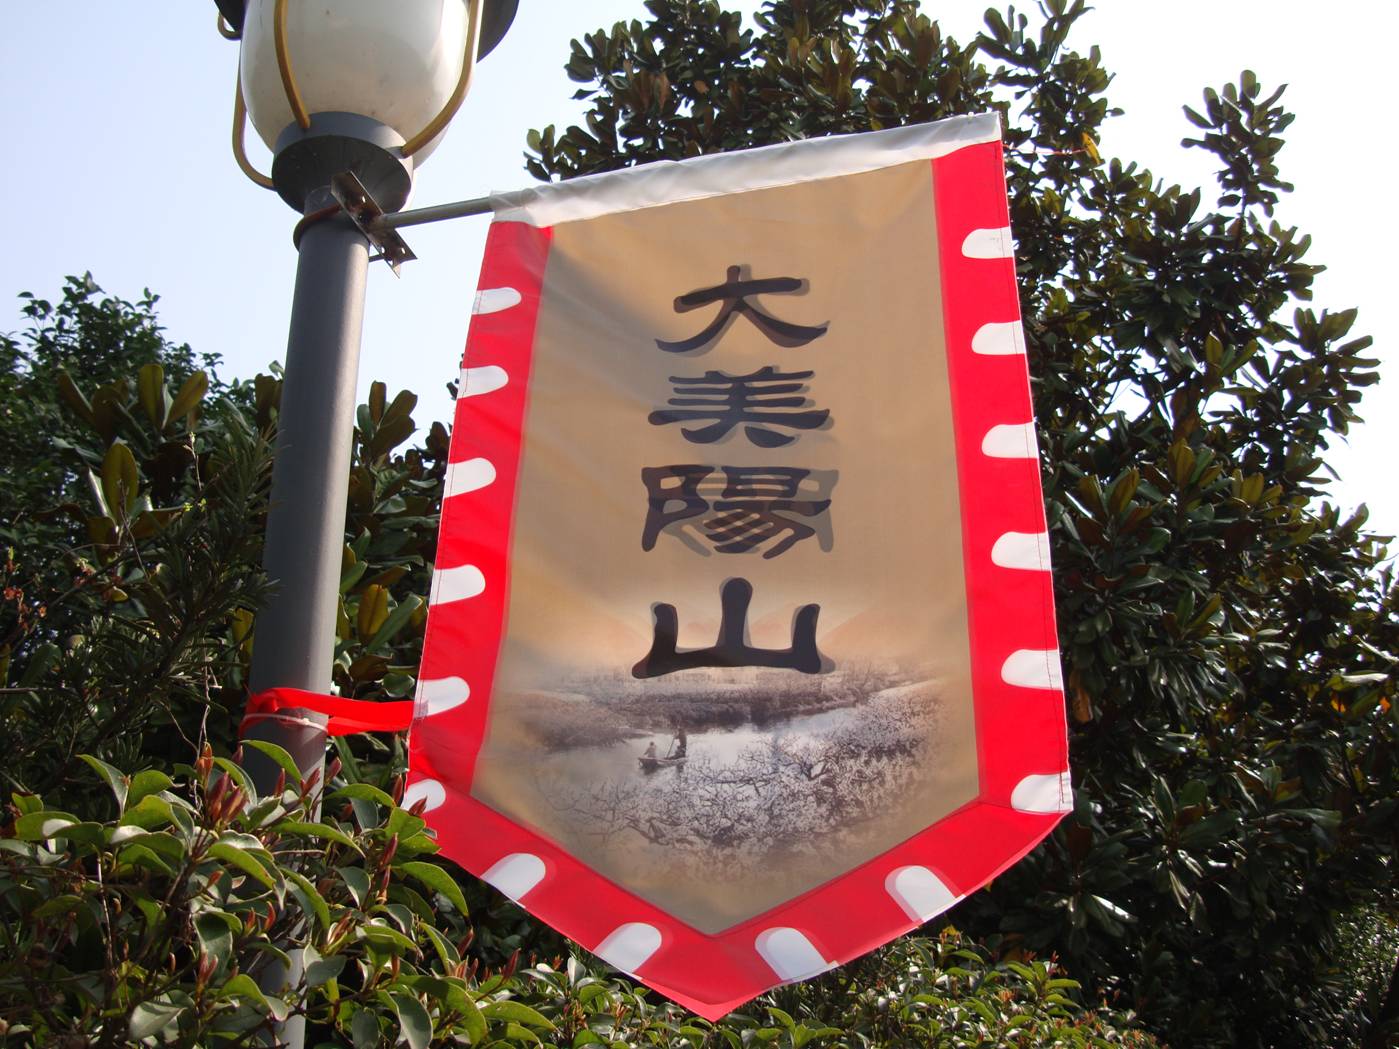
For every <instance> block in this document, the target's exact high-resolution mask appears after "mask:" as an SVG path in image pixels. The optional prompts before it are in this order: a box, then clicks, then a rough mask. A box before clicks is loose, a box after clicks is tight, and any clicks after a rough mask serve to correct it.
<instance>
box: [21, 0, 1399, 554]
mask: <svg viewBox="0 0 1399 1049" xmlns="http://www.w3.org/2000/svg"><path fill="white" fill-rule="evenodd" d="M985 6H986V5H985V4H984V3H979V2H975V0H924V3H923V10H924V12H925V13H927V14H928V15H929V16H930V17H932V18H935V19H937V20H938V21H939V22H940V23H941V24H942V26H943V29H944V31H945V32H947V33H950V34H951V35H952V36H954V37H957V38H958V39H960V40H966V39H969V38H970V37H971V36H973V35H974V34H975V33H976V31H977V29H978V27H979V26H980V25H981V17H982V12H983V11H984V9H985ZM1021 6H1022V8H1025V9H1029V10H1032V8H1031V5H1029V4H1022V5H1021ZM5 14H6V32H5V33H4V34H3V36H0V141H4V142H6V143H7V148H6V155H7V156H9V157H10V160H9V161H8V162H6V163H4V164H0V200H3V201H4V202H5V203H6V206H7V215H6V219H5V227H6V229H5V234H6V240H7V242H8V250H6V251H5V252H4V253H3V255H0V330H15V329H18V328H20V327H21V318H20V314H19V303H18V302H17V301H16V300H15V296H16V295H17V294H18V293H19V292H21V291H26V290H27V291H33V292H34V293H36V294H39V295H41V296H46V297H52V296H55V295H57V294H58V292H59V290H60V288H61V285H62V280H63V277H64V275H65V274H70V273H77V274H80V273H82V272H83V271H85V270H90V271H91V272H92V274H93V276H94V278H95V279H96V281H97V282H98V283H99V284H100V285H101V286H102V287H103V288H105V289H106V290H107V291H109V292H111V293H113V294H117V295H121V296H123V297H126V298H134V297H137V296H139V295H140V294H141V292H142V290H143V289H144V288H150V289H151V290H152V291H154V292H155V293H157V294H158V295H159V296H160V300H161V301H160V307H159V314H160V317H161V320H162V322H163V323H164V325H165V326H166V328H167V330H168V334H169V335H170V337H171V338H173V339H175V340H177V341H181V342H188V343H190V344H191V346H193V347H194V349H195V350H196V351H197V352H204V353H210V352H212V353H217V354H220V355H221V356H222V357H223V359H224V364H223V367H222V369H221V370H222V374H223V375H224V376H225V377H226V378H234V377H248V376H251V375H253V374H255V373H257V372H258V371H266V370H267V368H268V365H269V364H270V363H271V362H273V361H276V360H280V359H281V358H282V356H283V354H284V352H285V347H286V325H287V317H288V311H289V309H290V303H291V291H292V279H293V274H294V272H295V265H296V255H295V252H294V250H293V248H292V244H291V229H292V226H293V224H294V222H295V218H296V216H295V215H294V214H293V213H292V211H291V210H290V209H288V208H287V206H286V205H285V204H283V203H282V201H281V200H280V199H279V198H278V197H277V196H276V195H275V194H273V193H270V192H267V191H265V190H262V189H259V188H258V187H256V186H254V185H253V184H252V183H251V182H249V181H247V180H246V179H245V178H244V176H243V175H242V174H241V173H240V172H239V170H238V168H237V167H236V165H235V164H234V161H233V158H232V155H231V152H230V149H229V128H230V123H231V117H232V102H233V90H234V77H235V73H236V69H237V45H236V44H232V43H229V42H228V41H225V40H224V39H223V38H222V37H220V36H219V35H218V33H217V32H216V31H215V26H214V15H215V8H214V4H213V3H212V2H204V0H126V2H124V3H115V2H113V0H44V2H43V3H27V4H17V3H11V4H8V5H6V10H5ZM643 15H644V6H643V4H642V0H567V2H566V0H520V12H519V15H518V17H517V18H516V21H515V24H514V25H513V27H512V28H511V30H510V32H509V34H508V35H507V37H506V38H505V40H504V42H503V43H502V44H501V45H500V47H498V48H497V49H496V50H495V51H494V52H492V54H491V55H490V56H489V57H488V58H486V59H485V60H484V62H483V63H482V64H481V66H480V68H479V70H478V73H477V76H476V80H475V82H474V84H473V87H472V92H471V95H470V97H468V98H467V100H466V104H465V105H464V106H463V109H462V112H461V114H460V115H459V116H458V117H457V119H456V120H455V121H454V122H453V124H452V127H451V129H450V131H449V132H448V134H447V136H446V139H445V141H444V142H443V143H442V145H441V146H440V147H439V148H438V149H437V151H436V152H435V153H434V154H433V156H432V157H431V158H430V159H429V160H428V161H427V162H426V163H425V164H424V166H423V168H422V170H421V172H420V174H419V177H418V182H417V186H416V189H415V196H414V200H413V202H412V204H411V205H410V206H420V205H426V204H435V203H442V202H445V201H450V200H458V199H462V198H467V197H475V196H479V195H481V194H482V193H485V192H487V191H489V190H507V189H512V188H515V187H518V186H524V185H528V184H530V183H531V182H532V181H533V180H532V179H531V178H530V176H529V175H528V174H527V173H526V172H525V171H524V168H523V157H522V154H523V149H524V136H525V132H526V130H527V129H529V128H531V127H536V128H537V127H543V126H544V125H546V124H549V123H554V124H558V125H559V126H560V128H562V127H565V126H567V125H568V124H569V123H571V122H576V121H577V120H578V117H579V114H580V113H581V104H580V103H576V102H573V101H571V98H570V96H571V95H572V93H573V91H574V89H575V88H576V85H574V84H572V83H570V82H569V81H568V79H567V76H566V75H565V74H564V72H563V69H562V66H563V63H564V62H565V61H566V60H567V58H568V54H569V40H570V38H572V37H575V36H580V35H582V34H583V33H586V32H590V31H592V30H594V29H597V28H599V27H602V26H610V25H611V24H612V23H613V22H615V21H617V20H619V19H631V18H639V17H642V16H643ZM1032 21H1033V15H1032ZM1396 23H1399V16H1396V14H1395V13H1394V10H1393V9H1392V8H1391V7H1390V6H1389V5H1387V4H1375V3H1372V2H1369V0H1331V2H1330V3H1327V4H1314V3H1303V2H1302V0H1174V2H1172V3H1169V4H1164V3H1145V2H1143V0H1098V2H1097V4H1096V7H1095V10H1093V11H1092V12H1091V13H1090V14H1088V15H1087V16H1085V17H1084V18H1083V19H1082V20H1081V22H1080V23H1079V26H1078V27H1077V28H1076V30H1075V33H1074V35H1073V36H1072V37H1071V38H1070V42H1069V43H1070V46H1071V47H1074V48H1076V49H1078V50H1086V49H1087V48H1088V47H1089V46H1091V45H1093V44H1097V45H1098V46H1099V47H1100V48H1101V49H1102V52H1103V59H1104V64H1105V65H1106V67H1107V68H1108V70H1109V71H1111V72H1113V73H1114V74H1115V80H1114V82H1113V85H1112V87H1111V89H1110V90H1109V93H1108V97H1109V98H1110V99H1111V100H1112V102H1113V103H1114V104H1115V105H1117V106H1119V107H1120V108H1122V109H1124V110H1125V111H1126V113H1125V115H1124V116H1122V117H1119V118H1116V119H1115V120H1113V121H1111V122H1109V124H1108V125H1107V127H1106V129H1105V132H1104V137H1103V143H1102V152H1103V153H1104V154H1105V155H1117V156H1121V157H1123V158H1125V159H1134V160H1137V161H1139V162H1141V163H1142V164H1144V165H1145V166H1147V167H1149V168H1150V169H1151V170H1152V171H1153V172H1154V173H1155V174H1156V175H1157V176H1158V177H1161V178H1164V179H1166V180H1168V181H1170V182H1180V183H1182V184H1183V185H1185V186H1186V187H1187V188H1190V187H1192V186H1197V185H1206V186H1209V185H1210V184H1211V178H1212V175H1211V170H1210V166H1209V163H1208V158H1207V156H1206V155H1205V154H1204V153H1203V152H1202V151H1198V150H1183V149H1181V148H1180V145H1179V143H1180V140H1181V138H1182V137H1185V136H1186V135H1187V134H1189V133H1190V132H1191V128H1190V127H1189V125H1188V124H1187V123H1186V122H1185V119H1184V117H1183V116H1182V115H1181V109H1180V107H1181V106H1182V105H1185V104H1191V105H1196V106H1197V108H1198V100H1199V98H1200V93H1201V91H1202V90H1203V88H1204V87H1206V86H1215V87H1220V86H1222V85H1223V84H1224V83H1226V82H1229V81H1233V80H1236V79H1237V77H1238V74H1239V72H1240V70H1242V69H1244V68H1249V69H1252V70H1254V72H1256V73H1257V74H1258V76H1259V78H1260V80H1261V81H1262V83H1263V85H1264V87H1265V89H1270V88H1272V87H1273V86H1276V85H1278V84H1283V83H1286V84H1288V85H1289V87H1288V90H1287V93H1286V94H1285V95H1284V99H1285V101H1286V102H1287V103H1288V105H1289V106H1290V108H1291V109H1292V111H1293V112H1295V113H1296V114H1297V120H1296V122H1295V123H1294V124H1293V125H1292V127H1291V128H1289V129H1288V132H1287V133H1286V135H1285V137H1286V138H1287V141H1288V145H1287V147H1286V148H1285V149H1284V151H1283V153H1282V157H1281V167H1282V172H1283V177H1284V178H1287V179H1288V180H1289V181H1291V182H1293V183H1294V184H1295V186H1296V191H1295V192H1294V193H1293V194H1291V195H1290V196H1288V197H1287V198H1285V199H1284V201H1283V203H1282V204H1281V205H1280V206H1279V208H1278V213H1277V218H1278V220H1279V221H1281V222H1282V223H1284V224H1286V225H1293V226H1297V227H1299V228H1300V229H1301V230H1302V231H1303V232H1306V233H1310V234H1311V235H1312V238H1313V247H1312V252H1311V255H1310V256H1309V260H1310V261H1311V262H1313V263H1321V264H1324V265H1326V266H1327V267H1328V270H1327V272H1326V273H1324V274H1322V275H1321V277H1320V278H1319V279H1318V281H1317V284H1316V289H1315V290H1316V296H1315V299H1314V302H1313V304H1312V305H1313V307H1314V308H1316V309H1318V310H1319V309H1320V308H1322V307H1329V308H1332V309H1344V308H1349V307H1358V308H1359V309H1360V317H1359V321H1358V322H1357V324H1356V327H1355V329H1353V332H1354V333H1355V334H1369V335H1372V336H1374V338H1375V342H1376V345H1375V348H1374V351H1373V353H1372V354H1371V355H1372V356H1376V357H1379V358H1380V359H1381V360H1382V362H1383V363H1382V365H1381V372H1382V375H1383V376H1384V378H1385V381H1382V382H1381V384H1380V385H1379V386H1378V387H1372V388H1371V390H1370V392H1368V393H1367V394H1366V398H1365V401H1364V403H1363V404H1362V406H1361V414H1362V415H1364V416H1365V417H1366V418H1367V420H1368V421H1367V422H1366V423H1365V424H1364V425H1363V426H1361V427H1359V428H1357V429H1355V430H1353V431H1352V434H1351V436H1350V438H1349V440H1348V441H1346V442H1344V443H1341V444H1338V446H1337V447H1335V448H1334V449H1333V450H1332V451H1331V452H1330V453H1329V454H1328V456H1327V462H1328V464H1329V465H1330V466H1331V467H1332V468H1333V469H1334V470H1335V471H1336V472H1337V473H1338V474H1339V475H1340V476H1341V478H1342V480H1341V481H1340V482H1339V483H1338V484H1337V485H1336V486H1335V489H1334V491H1335V494H1336V499H1337V501H1338V502H1339V503H1340V504H1341V505H1342V506H1343V507H1346V508H1348V509H1349V508H1352V507H1354V506H1356V505H1357V504H1359V503H1362V502H1364V503H1367V504H1368V506H1369V508H1370V511H1371V518H1370V523H1371V527H1372V528H1373V529H1374V530H1376V531H1379V532H1382V533H1384V534H1388V535H1394V534H1396V533H1399V484H1396V482H1395V477H1396V473H1397V471H1396V469H1395V465H1394V460H1395V458H1396V452H1399V352H1397V351H1396V349H1395V341H1396V335H1399V304H1396V299H1399V296H1396V294H1395V292H1394V290H1393V289H1392V287H1390V286H1389V283H1388V282H1385V283H1384V284H1383V285H1382V280H1383V278H1384V277H1385V276H1386V275H1387V272H1388V270H1389V268H1390V265H1389V264H1386V263H1385V262H1384V261H1383V260H1384V255H1383V252H1384V251H1385V250H1386V249H1385V247H1384V245H1386V244H1388V243H1391V242H1392V240H1393V237H1394V233H1395V221H1394V217H1393V213H1392V211H1387V210H1385V202H1386V200H1387V199H1389V198H1390V197H1391V195H1392V190H1391V187H1390V183H1391V182H1392V181H1393V180H1392V178H1388V177H1387V176H1386V175H1385V172H1386V171H1388V170H1391V165H1392V164H1393V161H1394V157H1393V154H1392V152H1391V151H1392V149H1393V135H1392V134H1391V133H1387V132H1385V131H1384V130H1383V128H1382V126H1381V125H1382V121H1384V120H1385V119H1387V116H1386V114H1387V108H1386V104H1385V103H1384V102H1382V101H1381V100H1382V99H1384V98H1386V97H1387V96H1388V93H1389V90H1390V89H1391V85H1390V84H1389V83H1388V73H1389V71H1390V69H1391V67H1392V62H1391V61H1390V58H1389V55H1388V54H1387V53H1385V54H1382V53H1381V48H1382V47H1383V48H1387V47H1388V42H1389V41H1392V39H1393V38H1394V29H1395V28H1396ZM249 137H250V139H251V140H252V141H253V143H254V145H256V146H257V149H255V150H253V151H252V155H253V158H254V162H255V163H256V164H258V166H259V167H260V168H261V169H262V170H264V171H265V170H267V168H268V165H269V159H268V157H267V156H266V154H265V153H263V152H260V149H261V147H260V144H258V143H256V137H255V135H253V134H252V133H251V131H250V134H249ZM1386 142H1388V143H1389V145H1385V143H1386ZM1386 156H1388V158H1389V159H1388V160H1387V161H1386V159H1385V157H1386ZM1376 175H1378V177H1376ZM1206 197H1207V199H1209V194H1208V192H1207V194H1206ZM485 229H486V220H485V219H484V218H473V219H464V220H457V221H454V222H447V223H440V224H437V225H435V226H422V227H416V228H414V229H412V230H407V231H405V234H406V239H407V240H408V241H409V243H410V245H411V246H412V247H413V249H414V251H415V252H416V253H417V254H418V256H419V260H420V261H417V262H413V263H410V264H409V265H407V266H406V267H404V269H403V271H402V275H401V277H398V278H395V277H394V276H393V275H392V274H391V273H390V272H389V270H388V269H387V268H386V267H384V266H382V265H376V266H374V267H373V268H372V272H371V276H370V281H369V289H368V297H367V306H366V314H365V327H364V349H363V355H362V358H361V366H360V388H361V391H362V394H363V391H367V389H368V387H369V383H370V382H372V381H373V380H375V379H380V380H383V381H385V382H386V383H387V384H388V386H389V392H390V396H392V394H393V393H394V392H395V391H397V390H399V389H411V390H413V391H414V392H416V393H417V394H419V396H420V402H419V409H418V411H417V412H416V413H415V417H416V419H417V420H418V422H419V423H420V424H421V425H424V426H426V425H427V424H428V423H429V422H430V421H431V420H433V419H443V420H446V419H447V418H448V417H449V416H450V412H451V403H450V401H449V399H448V396H447V393H446V392H445V388H444V387H445V383H446V382H447V381H449V380H451V379H453V378H454V377H455V375H456V368H457V361H458V358H459V356H460V353H461V347H462V345H463V342H464V338H465V333H466V325H467V320H468V314H469V308H470V302H471V297H472V293H473V292H474V288H475V282H476V275H477V271H478V269H479V267H480V258H481V249H482V245H483V242H484V238H485Z"/></svg>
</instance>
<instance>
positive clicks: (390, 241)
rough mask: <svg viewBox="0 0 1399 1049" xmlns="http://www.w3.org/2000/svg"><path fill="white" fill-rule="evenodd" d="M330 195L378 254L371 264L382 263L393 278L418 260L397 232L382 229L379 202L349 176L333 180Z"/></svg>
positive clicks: (384, 227)
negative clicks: (399, 270)
mask: <svg viewBox="0 0 1399 1049" xmlns="http://www.w3.org/2000/svg"><path fill="white" fill-rule="evenodd" d="M330 192H331V195H332V196H334V197H335V200H336V202H337V203H339V205H340V208H341V210H343V211H344V212H345V214H346V215H348V216H350V221H351V222H353V223H354V224H355V225H356V226H357V227H358V228H359V231H360V232H361V233H363V234H364V235H365V237H366V238H368V240H369V243H370V244H373V245H374V247H375V248H376V249H377V250H378V252H379V254H377V255H375V256H373V257H372V258H371V259H370V260H369V261H370V262H375V261H378V260H379V259H382V260H383V261H385V262H387V263H388V264H389V269H391V270H393V273H394V276H395V277H397V276H398V275H399V273H398V268H399V267H400V266H402V265H403V264H404V263H405V262H412V261H413V260H414V259H416V258H417V257H418V256H417V255H415V254H413V249H412V248H410V247H409V246H408V244H407V242H406V241H405V240H404V239H403V238H402V237H400V236H399V235H398V232H397V231H396V230H394V229H393V228H392V227H391V226H385V225H383V223H382V221H381V220H382V219H383V218H384V209H383V208H381V207H379V204H378V202H376V201H375V199H374V198H373V197H372V196H371V195H370V193H369V191H368V190H367V189H365V188H364V185H363V184H362V183H361V182H360V180H359V179H357V178H356V177H355V176H354V175H353V174H352V173H351V172H349V171H344V172H341V173H340V174H339V175H336V176H335V177H334V178H332V179H331V180H330Z"/></svg>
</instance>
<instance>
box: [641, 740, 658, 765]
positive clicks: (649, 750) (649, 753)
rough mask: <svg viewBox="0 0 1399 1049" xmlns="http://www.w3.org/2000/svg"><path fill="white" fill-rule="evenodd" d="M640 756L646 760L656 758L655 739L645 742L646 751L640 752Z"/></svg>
mask: <svg viewBox="0 0 1399 1049" xmlns="http://www.w3.org/2000/svg"><path fill="white" fill-rule="evenodd" d="M641 756H642V757H643V758H644V759H645V760H647V761H655V760H656V741H655V740H654V739H653V740H652V741H651V742H650V743H648V744H646V753H644V754H642V755H641Z"/></svg>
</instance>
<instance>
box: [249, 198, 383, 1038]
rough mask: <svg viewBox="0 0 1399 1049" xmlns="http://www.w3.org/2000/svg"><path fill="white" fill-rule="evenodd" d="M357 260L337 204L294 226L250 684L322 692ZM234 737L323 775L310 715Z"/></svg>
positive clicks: (321, 732)
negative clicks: (264, 593)
mask: <svg viewBox="0 0 1399 1049" xmlns="http://www.w3.org/2000/svg"><path fill="white" fill-rule="evenodd" d="M333 203H334V200H333V199H332V198H331V197H330V193H329V190H328V189H327V190H325V191H316V192H314V193H312V194H311V195H310V197H309V198H308V200H307V202H306V213H307V214H311V213H312V212H314V211H317V210H320V209H322V208H324V207H326V206H327V205H329V204H333ZM368 268H369V242H368V240H366V238H365V237H364V235H363V234H362V233H360V231H359V230H358V229H356V228H355V225H354V223H353V222H352V221H350V219H349V217H348V216H346V215H345V214H344V213H343V212H341V213H337V214H336V215H334V216H333V217H331V218H325V219H321V220H320V221H316V222H312V223H311V224H310V225H308V226H306V228H305V229H304V230H303V232H302V236H301V244H300V257H299V259H298V261H297V266H296V291H295V293H294V296H293V298H292V308H291V331H290V334H289V336H288V339H287V361H286V373H285V378H284V380H283V383H282V401H281V410H280V413H279V416H278V427H277V455H276V459H275V460H274V462H273V467H272V497H271V508H270V510H269V512H268V518H267V539H266V546H265V548H264V552H263V566H264V567H265V568H266V570H267V574H268V576H269V577H270V579H271V581H272V584H273V586H274V588H275V590H274V592H273V594H272V596H271V598H270V599H269V600H268V602H267V604H266V605H265V606H264V607H263V609H262V611H261V612H260V613H259V614H258V617H257V623H256V630H255V633H254V640H253V664H252V673H251V680H250V686H251V688H252V690H253V691H254V692H260V691H263V690H264V689H269V688H278V687H283V688H299V689H305V690H307V691H309V692H321V693H326V692H329V691H330V686H331V664H332V661H333V660H334V657H335V619H336V611H337V608H338V604H339V600H340V570H341V559H342V557H343V551H344V547H345V500H346V496H347V494H348V490H349V477H350V454H351V450H352V441H353V438H354V422H355V385H356V382H357V380H358V378H359V352H360V333H361V329H362V325H363V319H364V288H365V277H366V273H367V270H368ZM244 735H245V738H247V739H260V740H266V741H267V742H270V743H276V744H277V745H278V746H280V747H282V748H284V749H285V750H287V751H288V752H290V754H291V756H292V757H293V758H294V759H295V760H296V765H297V768H299V769H300V770H301V775H302V777H303V778H305V777H307V776H309V775H311V773H313V772H315V771H318V770H319V771H320V772H321V773H322V775H324V767H325V747H326V734H325V718H324V717H322V716H321V715H319V714H313V713H311V712H310V711H306V710H287V711H283V712H281V713H280V714H277V715H272V716H267V717H260V718H258V719H257V720H255V721H254V722H253V723H252V724H250V725H249V726H248V727H247V730H246V732H245V734H244ZM245 761H246V764H247V768H248V772H249V775H250V776H251V777H252V780H253V784H254V786H255V787H256V788H257V791H258V793H259V794H266V793H267V792H269V791H271V790H273V789H274V787H275V785H276V782H277V776H278V772H279V769H278V767H277V766H276V764H275V763H273V762H272V761H270V760H268V759H266V758H264V757H263V756H262V755H261V754H259V753H256V752H254V751H252V750H251V748H249V752H248V753H247V754H245ZM289 953H290V958H291V965H290V967H284V966H282V965H281V964H280V963H277V962H275V961H274V962H272V963H271V964H270V966H269V970H268V971H267V972H265V973H264V974H263V977H262V985H263V988H264V990H268V991H271V992H274V993H279V992H280V991H281V990H282V988H283V987H285V986H287V985H288V984H291V985H295V984H297V983H299V982H300V980H301V968H302V963H301V952H300V951H292V952H289ZM305 1039H306V1034H305V1019H304V1017H300V1016H297V1017H292V1018H289V1019H288V1020H287V1021H286V1022H285V1023H284V1024H282V1025H280V1026H279V1028H278V1030H277V1032H276V1040H277V1044H280V1045H284V1046H287V1047H289V1049H301V1047H302V1046H303V1045H304V1044H305Z"/></svg>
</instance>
